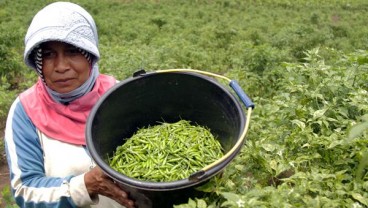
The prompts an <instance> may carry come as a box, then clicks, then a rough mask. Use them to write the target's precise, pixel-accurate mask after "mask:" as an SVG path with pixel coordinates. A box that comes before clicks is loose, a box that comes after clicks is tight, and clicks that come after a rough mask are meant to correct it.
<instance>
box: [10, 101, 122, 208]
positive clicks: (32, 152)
mask: <svg viewBox="0 0 368 208" xmlns="http://www.w3.org/2000/svg"><path fill="white" fill-rule="evenodd" d="M5 150H6V155H7V160H8V165H9V170H10V177H11V187H12V192H13V195H14V198H15V200H16V203H17V204H18V205H19V206H20V207H50V208H51V207H53V208H54V207H62V208H66V207H91V208H92V207H96V208H97V207H101V208H114V207H122V206H121V205H119V204H118V203H116V202H115V201H114V200H111V199H109V198H107V197H104V196H99V197H98V198H96V199H91V198H90V196H89V194H88V192H87V189H86V186H85V183H84V173H85V172H87V171H88V170H90V168H91V167H93V166H94V165H95V164H94V162H93V160H92V158H91V157H90V155H89V153H88V150H87V148H86V146H83V145H73V144H68V143H64V142H61V141H58V140H54V139H52V138H48V137H47V136H46V135H45V134H43V133H42V132H40V131H39V130H38V129H37V128H36V127H35V125H34V124H33V123H32V121H31V120H30V118H29V116H28V115H27V114H26V112H25V110H24V108H23V106H22V104H21V102H20V100H19V98H17V99H16V100H15V101H14V103H13V104H12V106H11V109H10V111H9V114H8V118H7V123H6V129H5Z"/></svg>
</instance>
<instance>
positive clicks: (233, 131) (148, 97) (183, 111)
mask: <svg viewBox="0 0 368 208" xmlns="http://www.w3.org/2000/svg"><path fill="white" fill-rule="evenodd" d="M181 119H185V120H189V121H191V122H192V123H196V124H199V125H201V126H206V127H208V128H209V129H210V130H211V133H212V134H213V135H214V136H215V137H217V138H218V139H219V141H220V143H221V145H222V147H223V149H224V151H225V153H226V152H228V151H229V150H230V149H232V148H233V147H234V145H235V143H237V141H238V140H239V138H240V137H241V135H242V133H243V131H244V125H245V122H246V117H245V115H244V112H243V109H242V107H241V105H240V103H239V102H238V100H237V99H236V97H235V96H234V95H233V94H232V93H230V92H229V90H228V89H227V88H225V87H224V86H223V85H222V84H220V83H219V82H217V81H216V80H215V79H212V78H210V77H208V76H204V75H201V74H197V73H187V72H170V73H155V72H153V73H144V74H141V75H138V76H136V77H131V78H129V79H126V80H124V81H122V82H120V83H118V84H116V85H115V86H114V87H112V88H111V89H110V90H109V91H108V92H106V93H105V94H104V95H103V96H102V98H101V99H100V100H99V101H98V102H97V103H96V105H95V106H94V108H93V109H92V111H91V113H90V115H89V118H88V120H87V125H86V139H87V147H88V149H89V151H90V154H91V156H92V158H93V159H94V160H95V162H96V164H97V165H98V166H100V167H101V169H102V170H103V171H104V172H105V173H106V174H108V175H109V176H110V177H111V178H113V179H114V180H115V181H116V182H117V183H119V185H120V186H121V187H122V188H123V189H125V190H127V191H128V192H129V194H130V197H131V198H133V199H134V200H136V204H137V205H138V207H159V208H165V207H173V205H174V204H180V203H186V202H188V198H189V197H194V196H197V195H200V194H201V193H200V192H198V191H196V190H195V187H196V186H198V185H201V184H203V183H205V182H207V181H208V180H209V179H210V178H212V177H213V176H215V175H217V174H218V173H219V172H220V171H221V170H222V169H224V168H225V166H227V165H228V163H229V162H230V161H231V160H232V159H233V158H234V157H235V156H236V155H237V154H238V152H239V151H240V148H241V146H239V148H237V149H236V150H235V151H232V153H231V154H230V155H228V157H227V158H226V159H225V160H223V161H222V162H221V163H219V164H217V165H214V166H213V167H211V168H210V169H208V170H206V171H205V172H203V173H202V174H200V177H194V179H193V178H187V179H183V180H178V181H172V182H147V181H140V180H137V179H134V178H130V177H127V176H125V175H123V174H121V173H119V172H117V171H115V170H114V169H112V168H110V167H109V165H108V162H107V155H112V153H113V151H115V150H116V147H117V146H120V145H122V144H123V142H124V140H123V139H124V138H130V137H131V136H132V135H133V133H135V132H136V131H137V130H138V129H139V128H143V127H147V126H149V125H151V126H152V125H157V124H158V123H157V122H158V121H165V122H176V121H179V120H181Z"/></svg>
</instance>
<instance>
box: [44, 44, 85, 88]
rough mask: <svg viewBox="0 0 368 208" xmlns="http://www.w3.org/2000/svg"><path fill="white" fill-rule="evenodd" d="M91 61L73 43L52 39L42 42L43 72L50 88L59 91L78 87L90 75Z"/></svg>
mask: <svg viewBox="0 0 368 208" xmlns="http://www.w3.org/2000/svg"><path fill="white" fill-rule="evenodd" d="M90 68H91V66H90V63H89V62H88V61H87V59H86V58H85V56H84V55H83V54H82V53H81V52H80V51H79V50H78V48H76V47H74V46H73V45H70V44H67V43H63V42H57V41H50V42H46V43H43V44H42V72H43V75H44V78H45V82H46V84H47V86H48V87H49V88H51V89H52V90H54V91H56V92H58V93H68V92H71V91H73V90H74V89H77V88H78V87H79V86H81V85H82V84H83V83H84V82H85V81H87V79H88V77H89V75H90Z"/></svg>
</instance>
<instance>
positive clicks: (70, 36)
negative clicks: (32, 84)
mask: <svg viewBox="0 0 368 208" xmlns="http://www.w3.org/2000/svg"><path fill="white" fill-rule="evenodd" d="M48 41H61V42H64V43H69V44H71V45H74V46H76V47H77V48H80V49H83V50H84V51H86V52H88V53H90V54H91V55H92V57H93V58H92V71H91V75H90V77H89V79H88V80H87V81H86V82H85V83H84V84H82V86H80V87H79V88H77V89H75V90H73V91H71V92H69V93H58V92H55V91H53V90H51V89H50V88H49V87H47V86H46V89H47V91H48V93H49V94H50V96H51V97H52V98H53V99H54V100H56V101H58V102H60V103H69V102H71V101H73V100H75V99H77V98H79V97H81V96H83V95H84V94H86V93H88V92H89V91H90V90H91V89H92V87H93V85H94V83H95V81H96V79H97V77H98V74H99V72H98V65H97V61H98V60H99V58H100V53H99V50H98V35H97V28H96V24H95V22H94V20H93V18H92V16H91V15H90V14H89V13H88V12H87V11H86V10H85V9H83V8H82V7H80V6H79V5H77V4H74V3H70V2H55V3H51V4H49V5H47V6H46V7H44V8H43V9H42V10H40V11H39V12H38V13H37V14H36V15H35V16H34V17H33V20H32V22H31V24H30V26H29V28H28V31H27V34H26V37H25V50H24V61H25V63H26V64H27V65H28V66H30V67H31V68H33V69H35V70H36V72H37V66H36V63H35V55H34V50H35V49H37V48H38V47H39V46H40V44H41V43H44V42H48ZM37 73H38V74H39V75H40V73H39V72H37ZM41 78H42V77H41Z"/></svg>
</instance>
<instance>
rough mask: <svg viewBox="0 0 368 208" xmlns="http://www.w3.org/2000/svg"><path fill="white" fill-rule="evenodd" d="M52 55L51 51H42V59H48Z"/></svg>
mask: <svg viewBox="0 0 368 208" xmlns="http://www.w3.org/2000/svg"><path fill="white" fill-rule="evenodd" d="M53 54H54V53H53V52H52V51H49V50H44V51H42V58H50V57H52V55H53Z"/></svg>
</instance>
